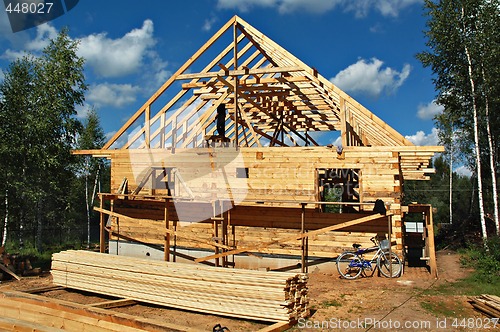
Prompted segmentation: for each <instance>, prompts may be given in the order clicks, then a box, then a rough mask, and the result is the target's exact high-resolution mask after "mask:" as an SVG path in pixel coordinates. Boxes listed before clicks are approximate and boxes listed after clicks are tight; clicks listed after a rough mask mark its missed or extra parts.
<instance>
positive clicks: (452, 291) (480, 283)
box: [423, 274, 500, 296]
mask: <svg viewBox="0 0 500 332" xmlns="http://www.w3.org/2000/svg"><path fill="white" fill-rule="evenodd" d="M495 280H496V282H493V283H490V282H485V281H484V280H480V279H479V280H478V277H477V275H476V274H472V275H471V276H469V277H468V278H465V279H462V280H458V281H456V282H450V283H446V284H441V285H439V286H436V287H432V288H430V289H427V290H425V291H424V292H423V295H467V296H476V295H481V294H491V295H497V296H500V278H499V277H497V278H496V279H495Z"/></svg>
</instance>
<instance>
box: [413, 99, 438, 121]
mask: <svg viewBox="0 0 500 332" xmlns="http://www.w3.org/2000/svg"><path fill="white" fill-rule="evenodd" d="M443 110H444V107H443V106H442V105H438V104H436V100H433V101H431V102H430V103H428V104H425V105H424V104H421V105H418V111H417V116H418V117H419V118H420V119H422V120H432V119H434V117H435V116H436V115H438V114H440V113H441V112H443Z"/></svg>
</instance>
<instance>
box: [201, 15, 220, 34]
mask: <svg viewBox="0 0 500 332" xmlns="http://www.w3.org/2000/svg"><path fill="white" fill-rule="evenodd" d="M215 22H217V17H215V16H213V17H211V18H207V19H205V23H204V24H203V27H202V28H201V29H202V30H203V31H210V30H212V26H213V25H214V24H215Z"/></svg>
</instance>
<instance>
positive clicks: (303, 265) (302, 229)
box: [300, 203, 307, 273]
mask: <svg viewBox="0 0 500 332" xmlns="http://www.w3.org/2000/svg"><path fill="white" fill-rule="evenodd" d="M300 205H302V216H301V224H300V232H301V233H302V234H304V233H305V231H306V205H307V203H300ZM300 248H301V249H302V257H301V263H300V265H301V267H300V270H301V272H302V273H305V272H306V263H307V262H306V238H305V237H302V239H301V247H300Z"/></svg>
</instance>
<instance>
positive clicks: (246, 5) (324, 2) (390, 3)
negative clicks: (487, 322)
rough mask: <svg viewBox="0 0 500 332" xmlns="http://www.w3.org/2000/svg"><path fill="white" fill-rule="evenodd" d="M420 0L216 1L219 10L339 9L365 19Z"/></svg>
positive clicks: (283, 11) (390, 13)
mask: <svg viewBox="0 0 500 332" xmlns="http://www.w3.org/2000/svg"><path fill="white" fill-rule="evenodd" d="M422 2H423V1H422V0H377V1H373V0H355V1H352V0H238V1H235V0H218V1H217V7H218V8H220V9H237V10H239V11H241V12H248V11H250V10H251V9H252V8H253V7H264V8H275V9H276V10H278V12H279V13H280V14H288V13H292V12H299V11H308V12H311V13H315V14H322V13H324V12H326V11H330V10H333V9H335V8H336V7H339V8H341V9H342V10H343V11H346V12H353V13H354V14H355V16H356V17H365V16H367V15H368V13H369V12H370V11H376V12H378V13H380V14H381V15H383V16H392V17H397V16H398V15H399V12H400V11H401V10H403V9H405V8H406V7H409V6H411V5H413V4H419V3H422Z"/></svg>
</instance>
